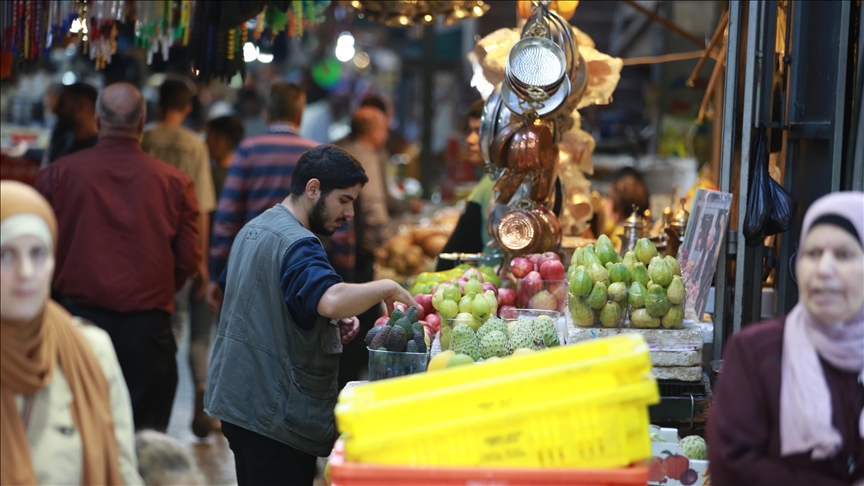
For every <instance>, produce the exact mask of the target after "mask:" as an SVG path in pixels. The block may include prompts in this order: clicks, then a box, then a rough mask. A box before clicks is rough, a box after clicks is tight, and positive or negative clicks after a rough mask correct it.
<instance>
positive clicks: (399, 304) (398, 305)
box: [393, 302, 408, 314]
mask: <svg viewBox="0 0 864 486" xmlns="http://www.w3.org/2000/svg"><path fill="white" fill-rule="evenodd" d="M393 308H394V309H399V310H400V311H402V313H403V314H404V313H405V311H406V310H408V306H407V305H405V304H403V303H402V302H394V303H393Z"/></svg>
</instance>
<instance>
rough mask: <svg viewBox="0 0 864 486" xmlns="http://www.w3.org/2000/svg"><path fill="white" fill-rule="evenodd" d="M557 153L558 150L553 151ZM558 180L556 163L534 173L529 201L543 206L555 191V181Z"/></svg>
mask: <svg viewBox="0 0 864 486" xmlns="http://www.w3.org/2000/svg"><path fill="white" fill-rule="evenodd" d="M555 151H556V152H557V151H558V149H555ZM557 178H558V163H557V159H556V162H555V163H552V164H548V165H547V166H546V167H545V168H544V169H541V170H539V171H537V172H536V173H535V177H534V182H533V184H531V199H532V200H534V202H538V203H542V204H545V203H547V202H549V200H550V199H551V198H552V193H553V191H554V190H555V179H557Z"/></svg>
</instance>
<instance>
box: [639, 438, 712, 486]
mask: <svg viewBox="0 0 864 486" xmlns="http://www.w3.org/2000/svg"><path fill="white" fill-rule="evenodd" d="M652 429H653V430H652V431H651V436H652V440H651V458H650V459H648V484H650V485H658V486H661V485H662V486H705V485H710V484H711V483H710V479H711V478H710V473H709V469H708V461H699V460H692V459H688V458H687V456H685V455H684V454H683V453H682V452H681V449H680V448H679V447H678V431H677V430H676V429H667V428H659V427H654V426H652ZM657 429H659V432H657ZM658 436H659V437H658ZM658 438H659V439H660V441H656V440H657V439H658ZM672 457H674V459H670V458H672ZM685 460H686V462H685ZM684 465H686V468H685V467H684ZM667 467H673V468H675V470H676V472H677V471H678V470H682V469H683V470H685V471H686V470H693V471H694V472H695V474H696V476H695V481H694V482H692V483H691V482H689V481H688V482H686V483H682V482H681V474H680V473H679V474H678V477H670V476H668V475H665V472H666V471H667ZM658 476H659V479H658ZM691 476H692V474H691ZM664 479H665V482H661V481H663V480H664Z"/></svg>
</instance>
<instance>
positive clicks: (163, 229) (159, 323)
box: [36, 83, 202, 432]
mask: <svg viewBox="0 0 864 486" xmlns="http://www.w3.org/2000/svg"><path fill="white" fill-rule="evenodd" d="M145 115H146V105H145V102H144V97H143V96H142V95H141V92H140V91H139V90H138V88H136V87H135V86H132V85H131V84H127V83H116V84H112V85H110V86H108V87H107V88H105V90H104V91H103V92H102V94H100V95H99V100H98V101H97V104H96V118H97V123H98V126H99V143H98V144H97V145H96V146H95V147H93V148H90V149H86V150H81V151H79V152H76V153H74V154H71V155H69V156H66V157H62V158H60V159H58V160H57V161H56V162H54V163H53V164H51V165H50V166H49V167H48V168H46V169H44V170H43V171H42V172H40V174H39V177H38V178H37V180H36V189H38V190H39V192H41V193H42V195H44V196H45V198H46V199H48V201H49V202H50V203H51V206H52V207H53V208H54V211H55V212H56V213H57V224H58V233H59V240H58V244H57V270H56V272H55V274H54V285H53V291H54V293H55V297H56V300H57V301H58V302H60V303H61V304H62V305H63V306H65V307H66V308H67V309H68V310H69V311H70V312H71V313H72V314H73V315H76V316H80V317H83V318H85V319H89V320H91V321H93V322H94V323H95V324H96V325H98V326H99V327H101V328H102V329H104V330H105V331H107V332H108V334H109V335H110V336H111V340H112V341H113V342H114V348H115V349H116V351H117V358H118V360H119V361H120V366H121V368H122V369H123V375H124V377H125V378H126V383H127V385H128V388H129V394H130V396H131V398H132V409H133V414H134V417H135V428H136V429H145V428H152V429H156V430H159V431H162V432H164V431H165V430H166V429H167V428H168V420H169V418H170V416H171V406H172V404H173V401H174V393H175V391H176V388H177V363H176V361H175V357H174V355H175V353H176V351H177V347H176V344H175V342H174V335H173V333H172V331H171V319H170V318H171V313H172V312H173V310H174V293H175V292H176V289H177V288H179V287H180V286H181V285H182V284H183V283H184V282H185V281H186V279H188V278H190V277H191V276H193V275H194V274H195V273H196V272H197V269H198V265H199V263H200V260H201V258H202V255H201V248H200V244H199V242H198V203H197V201H196V197H195V188H194V186H193V184H192V180H191V179H190V178H189V176H188V175H186V174H184V173H183V172H181V171H180V170H178V169H176V168H174V167H171V166H170V165H168V164H166V163H164V162H162V161H161V160H159V159H156V158H153V157H151V156H149V155H147V153H145V152H144V151H143V150H142V149H141V145H140V143H139V141H140V140H141V134H142V133H143V130H144V120H145V118H146V116H145Z"/></svg>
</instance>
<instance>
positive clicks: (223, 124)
mask: <svg viewBox="0 0 864 486" xmlns="http://www.w3.org/2000/svg"><path fill="white" fill-rule="evenodd" d="M207 130H209V131H211V132H215V133H218V134H219V135H220V136H221V137H223V138H225V140H227V141H228V145H230V146H229V147H228V148H229V149H230V150H234V149H235V148H237V146H238V145H240V141H242V140H243V137H244V136H246V130H245V129H244V128H243V120H241V119H240V117H237V116H232V115H226V116H220V117H219V118H214V119H212V120H210V121H209V122H207Z"/></svg>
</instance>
